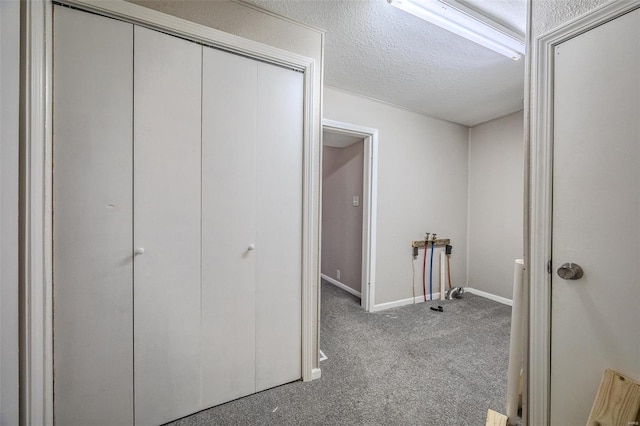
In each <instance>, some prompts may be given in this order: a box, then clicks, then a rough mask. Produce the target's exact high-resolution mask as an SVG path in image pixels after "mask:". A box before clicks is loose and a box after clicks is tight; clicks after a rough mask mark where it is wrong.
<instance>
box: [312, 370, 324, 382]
mask: <svg viewBox="0 0 640 426" xmlns="http://www.w3.org/2000/svg"><path fill="white" fill-rule="evenodd" d="M320 377H322V371H320V369H319V368H313V369H312V370H311V380H317V379H319V378H320Z"/></svg>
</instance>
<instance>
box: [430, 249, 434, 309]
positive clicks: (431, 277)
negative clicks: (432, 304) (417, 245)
mask: <svg viewBox="0 0 640 426" xmlns="http://www.w3.org/2000/svg"><path fill="white" fill-rule="evenodd" d="M434 245H435V241H431V261H430V262H429V300H433V247H434Z"/></svg>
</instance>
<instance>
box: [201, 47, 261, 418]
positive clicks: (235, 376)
mask: <svg viewBox="0 0 640 426" xmlns="http://www.w3.org/2000/svg"><path fill="white" fill-rule="evenodd" d="M257 71H258V64H257V62H256V61H253V60H250V59H247V58H243V57H240V56H237V55H233V54H230V53H227V52H222V51H220V50H214V49H211V48H204V51H203V99H202V306H203V311H202V394H203V395H202V398H203V404H204V406H205V407H209V406H213V405H217V404H221V403H223V402H226V401H230V400H232V399H235V398H239V397H241V396H244V395H248V394H251V393H254V392H255V303H256V300H255V258H256V253H259V252H260V250H261V248H260V247H259V246H258V247H255V249H254V247H253V246H252V245H255V232H256V227H255V221H256V200H255V194H256V161H255V158H256V153H255V143H256V115H257V112H256V107H257Z"/></svg>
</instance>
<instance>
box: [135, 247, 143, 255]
mask: <svg viewBox="0 0 640 426" xmlns="http://www.w3.org/2000/svg"><path fill="white" fill-rule="evenodd" d="M133 254H134V255H136V256H138V255H140V254H144V247H138V248H137V249H135V250H134V251H133Z"/></svg>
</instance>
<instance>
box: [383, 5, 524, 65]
mask: <svg viewBox="0 0 640 426" xmlns="http://www.w3.org/2000/svg"><path fill="white" fill-rule="evenodd" d="M387 1H388V2H389V3H390V4H391V5H392V6H395V7H397V8H398V9H401V10H404V11H405V12H408V13H410V14H412V15H415V16H417V17H418V18H421V19H424V20H425V21H428V22H431V23H432V24H435V25H437V26H439V27H442V28H444V29H445V30H449V31H451V32H452V33H456V34H458V35H459V36H462V37H464V38H466V39H468V40H471V41H473V42H475V43H478V44H480V45H482V46H484V47H487V48H489V49H491V50H493V51H495V52H498V53H500V54H501V55H504V56H506V57H508V58H511V59H513V60H515V61H517V60H518V59H520V57H521V56H522V55H523V54H524V50H525V49H524V40H523V37H522V36H521V35H519V34H517V33H515V32H514V31H512V30H510V29H508V28H506V27H505V26H503V25H501V24H499V23H497V22H495V21H493V20H491V19H489V18H487V17H486V16H484V15H481V14H480V13H478V12H476V11H474V10H472V9H470V8H468V7H466V6H464V5H463V4H460V3H458V2H457V1H455V0H447V2H444V1H440V0H387Z"/></svg>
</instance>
